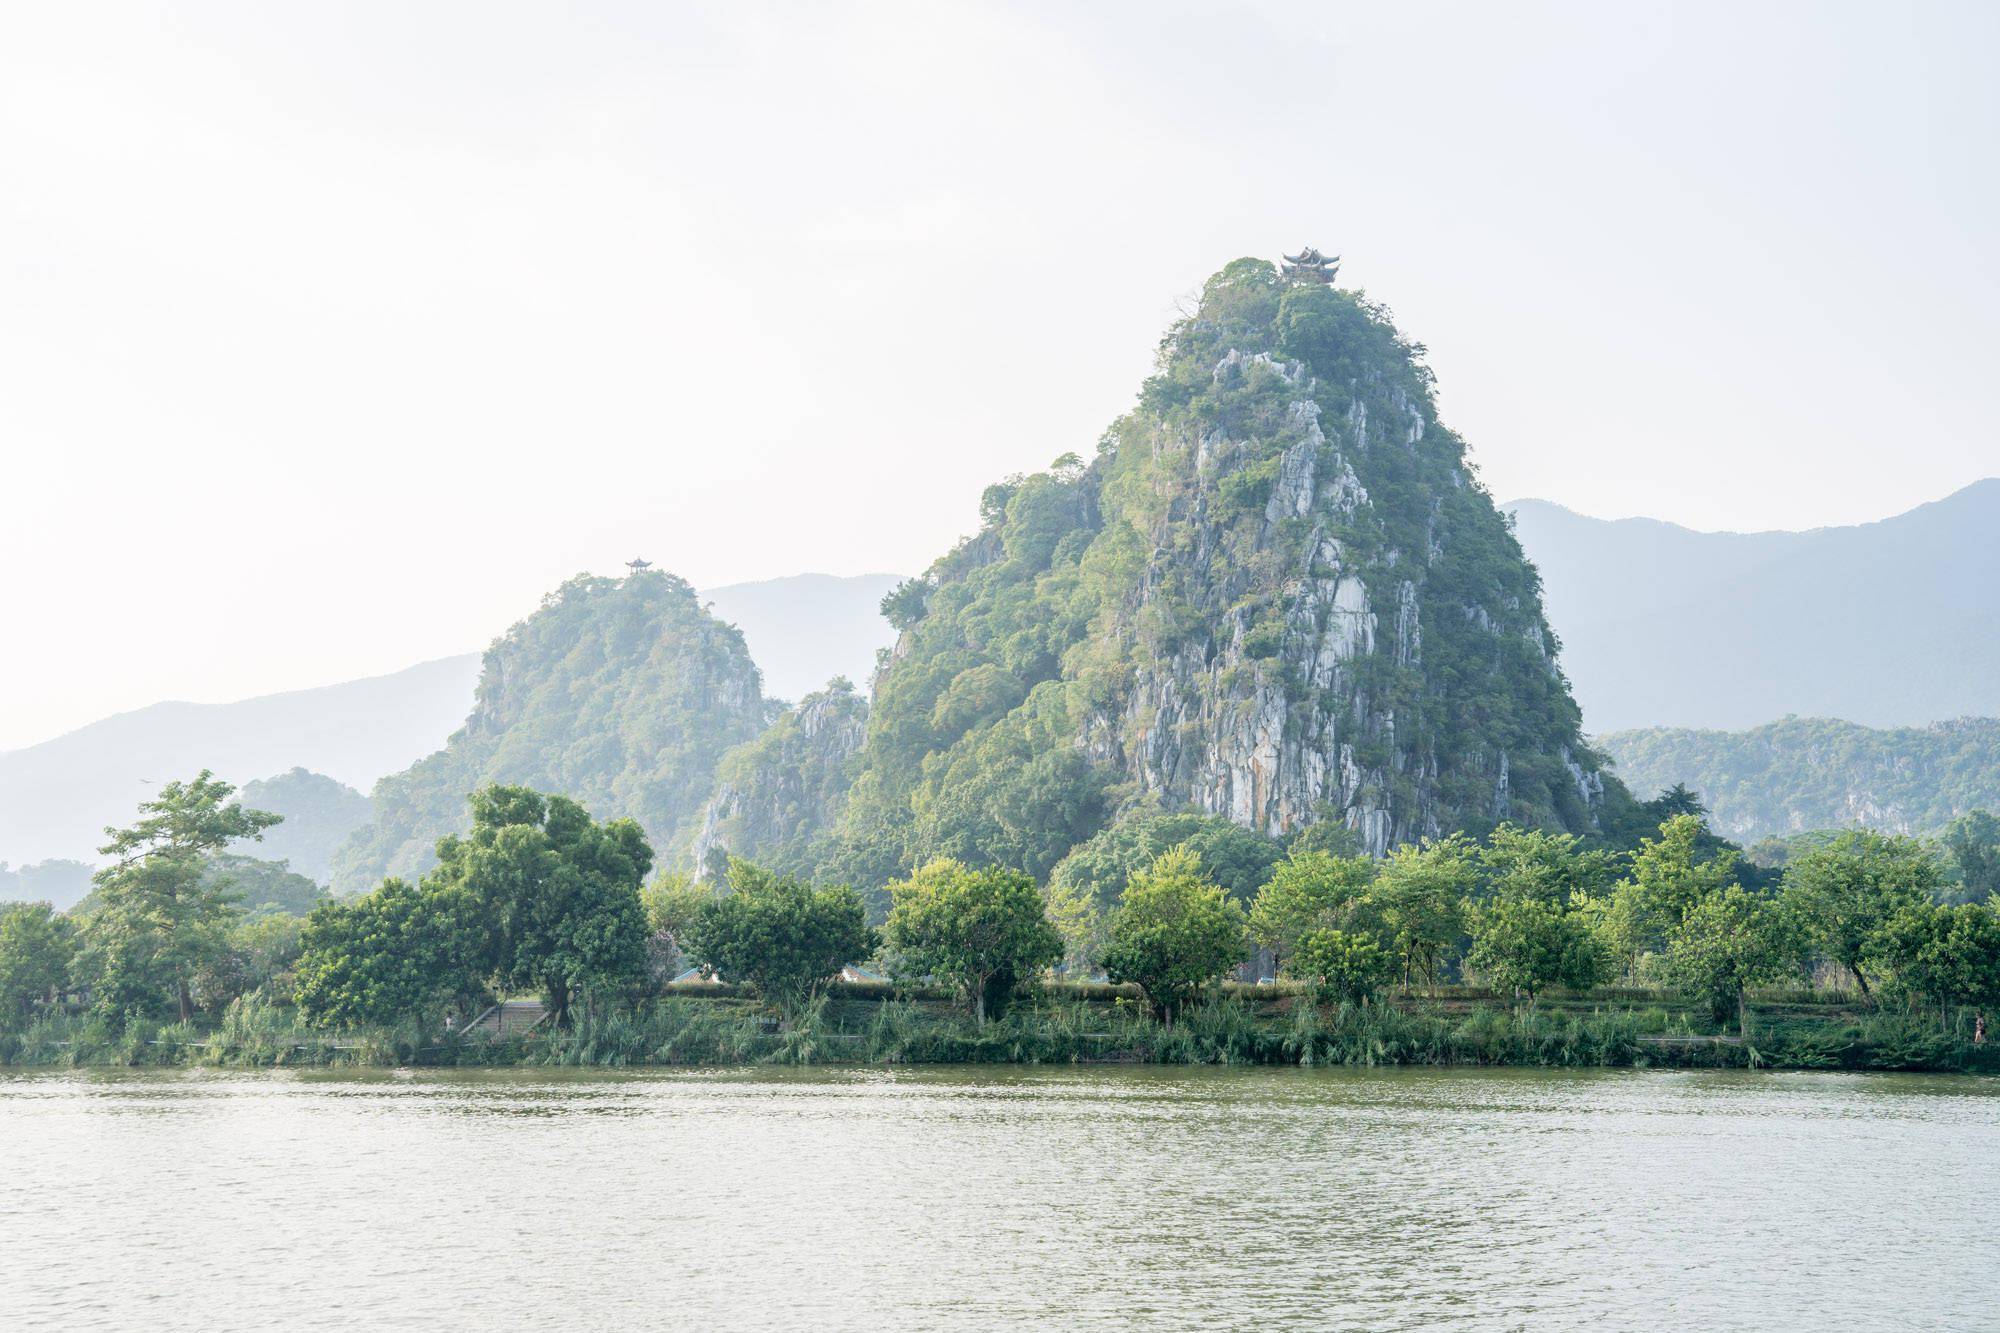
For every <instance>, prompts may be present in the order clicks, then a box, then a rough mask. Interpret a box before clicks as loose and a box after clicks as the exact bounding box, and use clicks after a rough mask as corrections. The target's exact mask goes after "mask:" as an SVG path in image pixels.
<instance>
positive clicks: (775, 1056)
mask: <svg viewBox="0 0 2000 1333" xmlns="http://www.w3.org/2000/svg"><path fill="white" fill-rule="evenodd" d="M715 989H716V988H703V991H702V993H699V994H695V993H687V992H682V993H670V994H667V995H664V996H662V997H660V998H658V999H656V1000H652V1001H649V1002H646V1003H643V1004H640V1005H637V1006H631V1007H616V1008H605V1009H602V1010H594V1011H592V1012H590V1013H588V1014H582V1015H580V1016H579V1017H578V1019H577V1021H576V1022H575V1023H574V1024H573V1025H572V1026H571V1027H569V1028H567V1029H559V1030H551V1031H548V1032H539V1031H538V1032H533V1033H528V1034H525V1035H510V1036H507V1037H504V1038H498V1039H492V1040H488V1039H484V1038H481V1037H467V1036H464V1035H462V1034H454V1033H444V1032H438V1031H427V1030H424V1029H423V1028H421V1027H420V1026H419V1025H417V1024H415V1023H408V1024H402V1025H398V1026H396V1027H389V1028H364V1029H357V1030H354V1031H351V1032H347V1033H338V1034H336V1033H329V1032H327V1031H326V1030H324V1029H321V1028H316V1027H313V1026H311V1025H310V1024H308V1023H306V1022H304V1021H302V1019H301V1018H300V1016H299V1015H298V1013H297V1011H296V1010H294V1009H291V1008H289V1007H282V1006H277V1005H272V1004H268V1003H265V1002H263V1001H260V1000H256V999H244V1000H240V1001H238V1002H237V1003H236V1004H234V1005H232V1006H231V1007H230V1009H229V1010H228V1011H227V1012H226V1013H225V1014H224V1016H223V1018H222V1020H221V1021H220V1022H219V1023H217V1024H215V1025H213V1026H212V1027H207V1028H203V1027H201V1026H199V1025H198V1024H193V1023H166V1024H149V1023H134V1024H128V1025H126V1026H125V1027H124V1028H123V1029H122V1030H119V1029H116V1028H114V1027H112V1026H110V1025H108V1024H105V1023H104V1022H102V1021H101V1020H100V1019H97V1018H95V1017H92V1016H89V1015H51V1016H47V1017H44V1018H42V1019H40V1020H39V1021H37V1022H36V1023H34V1024H32V1025H31V1026H29V1027H28V1028H26V1029H24V1030H23V1031H20V1032H18V1033H12V1034H7V1035H4V1036H0V1064H4V1065H8V1066H13V1067H20V1068H85V1067H133V1068H176V1067H193V1066H202V1067H220V1068H288V1067H305V1068H339V1067H353V1068H385V1067H391V1068H392V1067H407V1066H425V1067H509V1066H567V1067H599V1068H602V1067H647V1066H652V1067H658V1066H669V1067H671V1066H718V1065H748V1064H765V1065H827V1064H831V1065H870V1064H877V1065H879V1064H1161V1065H1299V1066H1307V1067H1312V1066H1391V1065H1430V1066H1518V1067H1540V1068H1646V1067H1661V1068H1768V1069H1851V1070H1866V1069H1879V1070H1909V1071H1932V1072H1956V1071H1974V1072H2000V1053H1996V1052H1995V1050H1994V1048H1992V1047H1975V1046H1974V1045H1973V1044H1972V1034H1971V1031H1970V1028H1969V1021H1968V1022H1962V1023H1959V1024H1956V1025H1954V1027H1952V1028H1949V1029H1940V1028H1939V1026H1938V1025H1937V1022H1936V1020H1935V1019H1934V1018H1932V1017H1929V1016H1922V1015H1912V1014H1904V1013H1889V1012H1873V1013H1856V1012H1854V1011H1851V1010H1847V1009H1844V1008H1842V1007H1840V1006H1838V1005H1827V1004H1821V1005H1817V1006H1807V1005H1800V1004H1796V1003H1784V1001H1785V1000H1789V999H1791V998H1792V997H1785V996H1779V997H1776V1001H1777V1002H1774V1003H1770V1004H1768V1005H1766V1004H1763V1003H1760V1004H1759V1005H1758V1006H1757V1007H1756V1013H1757V1016H1758V1017H1757V1022H1756V1025H1755V1027H1754V1028H1753V1036H1752V1038H1751V1039H1750V1040H1748V1041H1743V1042H1738V1041H1734V1040H1731V1039H1729V1038H1727V1037H1722V1036H1720V1034H1717V1033H1716V1032H1715V1031H1714V1030H1713V1027H1712V1025H1711V1024H1710V1023H1709V1022H1708V1021H1707V1019H1706V1015H1705V1014H1699V1013H1696V1012H1692V1011H1688V1010H1686V1009H1676V1008H1670V1007H1667V1005H1666V1004H1664V1003H1661V1002H1657V1001H1655V1002H1651V1003H1648V1002H1646V1001H1644V1000H1622V999H1618V998H1614V997H1608V996H1584V997H1570V998H1569V999H1567V1000H1566V1001H1565V1000H1561V999H1559V1000H1558V1001H1557V1002H1555V1003H1551V1004H1546V1005H1544V1006H1543V1007H1540V1008H1538V1009H1536V1010H1535V1011H1533V1012H1520V1011H1515V1010H1512V1009H1510V1008H1507V1007H1505V1006H1495V1005H1493V1004H1491V1003H1488V1002H1487V1001H1485V1000H1484V999H1479V998H1474V997H1471V996H1466V995H1461V994H1449V993H1448V994H1446V995H1444V996H1443V997H1440V998H1418V999H1413V1000H1411V1001H1408V1002H1406V1003H1402V1004H1385V1003H1380V1002H1377V1003H1372V1004H1367V1005H1356V1004H1348V1003H1337V1004H1319V1003H1314V1002H1312V1001H1311V1000H1310V999H1308V998H1305V997H1302V996H1300V995H1298V994H1296V993H1295V992H1293V991H1291V990H1290V989H1288V988H1278V987H1269V986H1264V987H1249V986H1245V987H1240V988H1232V990H1231V991H1230V992H1229V993H1227V994H1225V995H1223V996H1222V997H1220V998H1219V999H1217V1000H1216V1001H1215V1002H1214V1003H1211V1004H1207V1005H1202V1006H1200V1007H1198V1008H1192V1009H1189V1010H1188V1011H1187V1012H1186V1013H1185V1014H1184V1015H1182V1016H1181V1017H1180V1018H1179V1019H1178V1020H1177V1021H1176V1022H1175V1024H1174V1025H1173V1026H1171V1027H1168V1026H1166V1025H1164V1024H1161V1023H1158V1022H1156V1021H1154V1020H1153V1019H1152V1018H1151V1017H1150V1016H1149V1015H1148V1014H1147V1012H1146V1006H1145V1005H1144V1002H1143V1001H1140V1000H1137V999H1135V998H1134V997H1131V996H1126V995H1112V996H1108V997H1107V996H1103V995H1101V994H1094V993H1093V992H1103V991H1112V990H1117V989H1121V988H1111V987H1101V986H1100V987H1083V986H1075V987H1048V988H1045V989H1043V990H1040V991H1038V992H1036V993H1034V994H1032V995H1031V996H1030V997H1028V998H1026V999H1024V1000H1023V1001H1022V1002H1021V1003H1019V1004H1017V1005H1016V1006H1014V1007H1013V1008H1011V1009H1010V1010H1009V1011H1008V1012H1006V1013H1005V1014H1003V1015H1001V1016H998V1017H995V1018H991V1019H989V1020H988V1021H987V1022H986V1023H985V1024H983V1025H981V1024H979V1023H977V1022H975V1021H974V1020H973V1019H972V1018H971V1017H970V1016H968V1015H966V1014H964V1013H963V1012H962V1011H960V1010H958V1009H956V1008H955V1007H954V1006H952V1005H951V1004H950V1002H949V1001H948V1000H945V999H939V998H925V997H924V995H923V993H922V992H917V993H914V994H912V993H908V992H905V993H901V994H898V993H896V991H895V988H893V987H878V986H872V985H859V986H855V985H848V986H841V987H839V988H837V989H836V990H834V991H832V992H829V993H828V994H826V995H823V996H822V997H820V998H819V999H818V1000H817V1001H815V1002H814V1003H813V1004H811V1005H810V1006H808V1007H807V1008H806V1009H804V1010H803V1011H801V1012H800V1014H799V1015H798V1016H797V1017H796V1019H795V1020H794V1021H793V1022H791V1023H789V1024H785V1025H780V1024H778V1023H776V1022H774V1021H773V1020H772V1019H771V1018H770V1016H769V1014H768V1012H767V1011H766V1010H764V1009H763V1008H762V1007H760V1006H759V1005H757V1004H756V1003H754V1002H752V1001H749V1000H745V999H742V998H739V997H737V996H733V995H727V994H716V993H715ZM1079 992H1082V993H1081V994H1080V993H1079Z"/></svg>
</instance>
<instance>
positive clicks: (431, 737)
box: [0, 479, 2000, 865]
mask: <svg viewBox="0 0 2000 1333" xmlns="http://www.w3.org/2000/svg"><path fill="white" fill-rule="evenodd" d="M1503 508H1505V509H1507V510H1509V511H1510V512H1512V513H1513V514H1514V515H1515V520H1516V533H1517V536H1518V537H1519V539H1520V541H1521V544H1522V546H1523V547H1524V548H1525V550H1526V552H1527V554H1528V556H1529V557H1530V559H1532V560H1533V561H1534V562H1535V563H1536V565H1537V566H1538V567H1539V568H1540V570H1541V573H1542V579H1543V584H1544V588H1545V602H1546V606H1547V609H1548V614H1549V619H1550V621H1551V623H1552V625H1553V626H1554V628H1555V631H1556V633H1557V635H1558V636H1559V638H1560V639H1561V641H1562V654H1561V659H1560V660H1561V664H1562V666H1563V669H1564V671H1565V673H1566V674H1567V675H1568V676H1569V678H1570V680H1571V682H1572V683H1573V685H1574V688H1575V693H1576V696H1577V698H1578V701H1579V703H1580V704H1581V705H1582V708H1583V715H1584V725H1585V729H1586V730H1587V731H1589V732H1590V733H1591V734H1593V735H1594V736H1596V737H1597V738H1598V739H1599V742H1600V743H1601V744H1603V745H1605V747H1606V748H1607V749H1608V750H1610V751H1611V753H1612V754H1613V757H1614V758H1617V757H1620V756H1625V755H1627V754H1628V752H1630V753H1629V761H1630V762H1632V763H1633V765H1634V766H1633V768H1632V772H1631V774H1630V776H1631V777H1632V778H1633V779H1634V780H1635V781H1637V782H1638V784H1639V786H1640V787H1641V788H1644V787H1645V786H1646V785H1647V784H1648V783H1652V782H1654V781H1655V780H1657V779H1661V778H1662V777H1663V776H1665V775H1667V773H1668V769H1670V768H1672V767H1673V763H1679V764H1680V765H1681V766H1682V767H1684V768H1687V769H1688V770H1689V771H1688V772H1686V773H1680V772H1679V771H1678V770H1675V771H1674V772H1673V773H1672V774H1671V776H1672V777H1673V778H1674V779H1676V780H1686V781H1688V782H1690V784H1691V785H1700V779H1701V778H1702V777H1703V776H1704V775H1708V776H1710V778H1711V781H1714V777H1713V775H1714V774H1715V773H1716V772H1718V771H1719V769H1718V765H1720V764H1722V763H1723V762H1724V760H1723V759H1722V758H1721V756H1722V755H1723V753H1724V752H1725V751H1727V752H1728V753H1729V754H1732V755H1733V754H1735V753H1737V752H1738V751H1739V750H1740V746H1737V745H1736V744H1735V742H1733V741H1732V740H1730V738H1728V737H1726V736H1717V737H1715V738H1714V739H1713V741H1712V742H1705V741H1703V739H1702V737H1701V736H1700V735H1699V729H1703V728H1706V729H1740V728H1745V727H1753V726H1761V725H1763V724H1765V723H1769V722H1773V721H1775V720H1777V719H1780V718H1783V717H1785V716H1787V715H1789V714H1797V715H1799V716H1802V717H1837V718H1843V719H1846V720H1848V721H1851V722H1858V723H1863V724H1867V725H1871V726H1877V727H1894V726H1907V727H1922V726H1924V725H1926V724H1929V723H1933V722H1940V721H1945V720H1948V719H1951V718H1955V717H1960V716H1968V715H1987V716H1991V715H2000V479H1988V480H1985V481H1981V482H1978V483H1975V484H1974V485H1971V486H1968V487H1966V488H1964V489H1963V490H1960V491H1958V492H1956V493H1954V494H1952V495H1950V496H1947V497H1945V498H1944V499H1941V500H1939V501H1936V502H1934V503H1931V504H1926V505H1922V506H1919V507H1918V508H1916V509H1914V510H1911V511H1909V512H1907V513H1904V514H1900V515H1897V516H1895V517H1893V518H1889V519H1885V520H1882V521H1880V522H1877V523H1868V524H1861V525H1856V526H1852V527H1839V528H1822V529H1817V530H1814V531H1811V532H1797V533H1793V532H1765V533H1747V534H1746V533H1702V532H1694V531H1691V530H1689V529H1687V528H1682V527H1679V526H1677V525H1674V524H1671V523H1664V522H1660V521H1658V520H1654V519H1644V518H1635V519H1618V520H1607V519H1597V518H1590V517H1586V516H1584V515H1580V514H1576V513H1574V512H1572V511H1570V510H1568V509H1565V508H1563V507H1562V506H1560V505H1557V504H1553V503H1550V502H1548V501H1543V500H1521V501H1516V502H1513V503H1511V504H1507V505H1504V506H1503ZM897 581H898V579H897V577H896V576H895V575H891V574H871V575H860V576H855V577H836V576H831V575H824V574H803V575H797V576H794V577H791V578H780V579H771V580H763V581H758V582H751V583H742V584H733V585H729V586H725V587H719V588H714V589H710V590H707V591H705V592H703V593H702V594H701V596H702V598H703V600H704V601H706V602H708V603H709V604H710V605H711V606H712V607H713V610H714V612H715V614H716V615H718V616H719V617H720V618H722V619H724V620H727V621H731V622H733V623H735V624H736V625H737V626H738V627H739V628H741V629H742V631H743V633H744V637H745V640H746V642H747V644H748V646H749V649H750V652H751V655H752V656H753V657H754V658H755V660H756V661H757V663H758V665H759V667H760V668H761V669H762V671H763V673H764V678H765V685H764V689H765V693H766V694H767V695H768V696H771V697H774V698H784V699H798V698H800V697H802V696H803V695H805V694H807V693H809V692H810V691H812V690H813V689H816V688H818V687H819V686H820V685H822V684H824V683H825V681H826V679H827V678H828V677H830V676H832V675H835V674H846V675H848V676H849V677H850V678H851V679H853V680H854V682H855V684H856V685H857V686H859V687H861V688H862V689H863V690H864V692H865V689H866V684H867V679H868V676H869V673H870V672H871V670H872V667H873V662H874V657H875V653H876V651H877V650H878V649H880V648H884V647H886V646H888V644H889V643H890V642H891V641H892V640H893V637H894V632H893V631H892V630H891V628H890V626H889V625H888V623H887V622H886V621H885V620H883V619H882V617H881V615H880V613H879V611H878V604H879V602H880V600H881V598H882V596H883V594H884V593H885V592H887V591H888V590H889V589H891V588H893V587H894V586H895V584H896V583H897ZM479 663H480V657H479V654H477V653H466V654H463V655H460V656H455V657H449V658H443V659H440V660H438V661H434V662H426V663H422V664H420V665H417V666H413V667H410V668H408V669H406V670H404V671H399V672H395V673H393V674H391V675H387V676H380V677H374V678H370V679H366V680H357V681H349V682H344V683H341V684H338V685H329V686H325V687H322V688H319V689H309V690H298V691H291V692H287V693H283V694H276V695H268V696H264V697H261V698H256V699H248V700H243V701H240V702H237V703H229V704H192V703H161V704H156V705H153V706H151V707H148V708H143V709H138V710H135V711H133V712H130V713H123V714H119V715H116V716H114V717H109V718H106V719H104V720H102V721H100V722H96V723H93V724H91V725H90V726H88V727H84V728H80V729H79V730H77V731H74V732H70V733H68V734H66V735H63V736H60V737H57V738H54V739H52V740H50V741H46V742H44V743H42V744H40V745H35V746H30V747H28V748H26V749H21V750H15V751H11V752H7V753H0V861H11V862H13V863H14V864H16V865H21V864H26V863H31V862H36V861H40V860H43V859H46V858H51V857H76V858H80V859H85V860H90V859H94V848H95V847H96V845H97V843H98V842H99V841H100V831H101V829H102V828H103V826H104V825H105V824H107V823H111V822H115V821H122V820H124V819H125V818H126V817H128V816H129V815H130V813H131V812H132V809H133V807H134V806H135V805H136V804H137V802H138V801H140V800H143V799H144V798H145V796H146V795H147V793H148V792H149V791H150V790H151V788H150V786H149V785H148V782H149V781H150V782H158V781H161V780H163V779H165V778H167V777H171V776H186V775H187V774H188V773H191V772H192V771H193V770H194V769H196V768H198V767H200V766H202V765H208V766H210V767H213V768H214V769H215V770H216V771H217V772H219V773H222V774H223V775H225V776H227V777H229V778H231V779H232V780H234V781H238V782H248V781H251V780H253V779H257V778H263V777H270V776H273V775H276V774H280V773H284V772H286V771H287V770H290V769H292V768H294V767H304V768H307V769H310V770H313V771H314V772H318V773H324V774H326V775H328V776H330V777H332V778H335V779H338V780H339V781H341V782H344V783H346V784H348V785H349V786H352V787H354V788H357V789H359V790H361V791H364V792H365V791H367V790H368V789H369V788H370V787H371V786H372V785H373V783H374V782H375V780H376V779H378V778H380V777H382V776H383V775H385V774H388V773H392V772H396V771H399V770H401V769H403V768H405V767H407V766H408V765H409V764H411V763H412V762H414V761H415V760H417V759H419V758H421V757H422V756H424V755H426V754H428V753H430V752H431V751H433V750H435V749H437V748H438V747H439V746H441V745H442V744H443V743H444V741H445V739H446V738H447V737H448V736H450V735H451V733H452V732H453V731H455V730H456V729H457V728H458V727H459V726H460V725H461V724H462V723H463V722H464V720H465V718H466V716H467V714H468V712H469V711H470V709H471V705H472V695H473V688H474V685H475V683H476V682H477V679H478V674H479ZM1647 727H1677V728H1693V729H1697V730H1696V732H1695V734H1693V735H1691V736H1690V735H1683V736H1682V737H1681V738H1680V739H1679V740H1678V741H1677V742H1676V745H1675V747H1674V748H1673V749H1672V750H1671V751H1666V752H1662V751H1661V750H1660V749H1659V747H1658V746H1657V745H1656V744H1651V743H1648V744H1645V745H1644V746H1643V748H1644V751H1645V755H1644V758H1643V759H1640V757H1639V748H1641V747H1640V743H1639V742H1638V741H1637V740H1636V739H1634V738H1631V737H1628V736H1627V735H1625V734H1623V733H1626V732H1628V731H1630V730H1632V729H1635V728H1647ZM1709 751H1714V754H1712V755H1710V754H1708V752H1709ZM1663 753H1665V754H1671V755H1673V756H1674V757H1675V758H1674V760H1673V763H1667V764H1666V766H1665V767H1663V766H1662V763H1663V757H1662V756H1663ZM1704 756H1706V757H1704ZM1873 785H1874V784H1871V783H1870V782H1868V781H1867V780H1866V779H1865V776H1864V777H1863V778H1861V779H1858V780H1857V783H1856V784H1855V785H1853V787H1852V790H1853V791H1854V792H1855V795H1854V797H1853V801H1854V805H1855V808H1857V809H1865V808H1867V801H1868V799H1869V793H1870V792H1872V790H1873ZM1845 790H1848V788H1843V791H1845ZM1641 794H1642V795H1643V794H1644V792H1643V790H1642V792H1641ZM1716 797H1717V798H1719V799H1722V800H1724V802H1725V804H1729V805H1731V806H1732V807H1737V806H1739V805H1740V802H1741V801H1742V800H1743V799H1744V797H1743V796H1742V794H1740V793H1739V794H1738V796H1737V797H1736V798H1735V799H1733V800H1732V799H1730V798H1728V797H1725V796H1723V794H1722V793H1721V792H1719V791H1718V792H1717V793H1716ZM1719 813H1720V812H1719ZM1729 813H1730V815H1731V816H1732V818H1730V819H1729V820H1728V821H1727V822H1728V823H1730V824H1732V825H1736V826H1738V827H1736V828H1735V830H1734V831H1737V832H1747V831H1750V830H1753V829H1761V828H1764V827H1767V821H1765V820H1763V819H1757V818H1750V817H1747V816H1745V815H1742V814H1740V813H1737V810H1736V809H1734V808H1732V810H1731V811H1730V812H1729ZM1786 822H1788V823H1792V822H1795V820H1789V819H1788V820H1787V821H1786Z"/></svg>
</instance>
